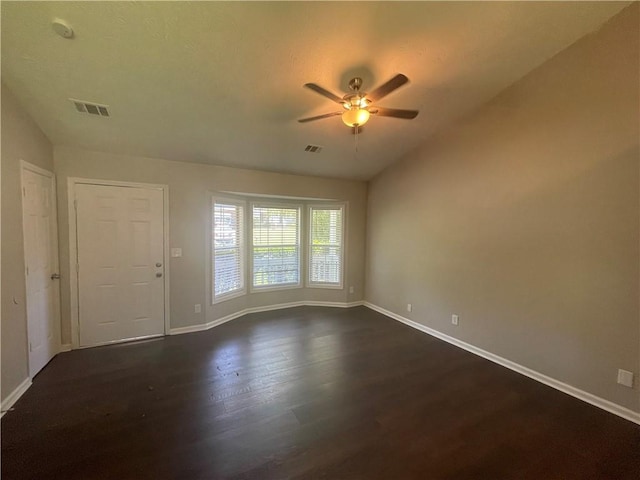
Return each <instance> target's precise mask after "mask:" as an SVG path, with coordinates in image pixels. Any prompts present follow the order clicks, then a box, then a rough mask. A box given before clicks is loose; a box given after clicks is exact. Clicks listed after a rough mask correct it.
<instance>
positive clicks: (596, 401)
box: [364, 302, 640, 425]
mask: <svg viewBox="0 0 640 480" xmlns="http://www.w3.org/2000/svg"><path fill="white" fill-rule="evenodd" d="M364 306H365V307H367V308H370V309H371V310H375V311H376V312H378V313H381V314H383V315H386V316H387V317H390V318H393V319H394V320H397V321H399V322H402V323H404V324H405V325H409V326H410V327H413V328H415V329H416V330H420V331H421V332H424V333H428V334H429V335H431V336H433V337H436V338H439V339H440V340H443V341H445V342H447V343H450V344H452V345H455V346H456V347H459V348H462V349H463V350H466V351H468V352H471V353H474V354H476V355H478V356H480V357H482V358H486V359H487V360H490V361H492V362H494V363H497V364H498V365H502V366H503V367H506V368H508V369H510V370H513V371H514V372H518V373H520V374H522V375H525V376H527V377H529V378H532V379H533V380H537V381H538V382H540V383H544V384H545V385H548V386H550V387H553V388H555V389H556V390H560V391H561V392H564V393H566V394H568V395H571V396H572V397H575V398H577V399H579V400H582V401H583V402H587V403H589V404H591V405H594V406H596V407H598V408H601V409H603V410H606V411H607V412H610V413H613V414H614V415H618V416H619V417H622V418H624V419H626V420H629V421H631V422H634V423H637V424H639V425H640V413H639V412H634V411H633V410H630V409H628V408H626V407H623V406H621V405H618V404H616V403H613V402H610V401H609V400H605V399H604V398H601V397H598V396H596V395H593V394H592V393H589V392H585V391H584V390H580V389H579V388H576V387H574V386H571V385H569V384H566V383H564V382H561V381H560V380H556V379H555V378H552V377H549V376H547V375H545V374H543V373H540V372H537V371H535V370H532V369H530V368H527V367H525V366H522V365H520V364H518V363H515V362H512V361H511V360H508V359H506V358H503V357H500V356H498V355H495V354H493V353H491V352H488V351H486V350H483V349H481V348H478V347H476V346H474V345H471V344H470V343H466V342H463V341H462V340H458V339H457V338H454V337H451V336H449V335H447V334H444V333H442V332H439V331H438V330H434V329H433V328H430V327H427V326H425V325H422V324H421V323H418V322H416V321H414V320H410V319H408V318H405V317H403V316H402V315H398V314H397V313H393V312H391V311H389V310H386V309H384V308H382V307H379V306H377V305H374V304H372V303H369V302H364Z"/></svg>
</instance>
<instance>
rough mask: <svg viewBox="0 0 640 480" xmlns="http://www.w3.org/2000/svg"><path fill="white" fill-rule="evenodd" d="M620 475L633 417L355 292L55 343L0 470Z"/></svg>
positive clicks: (186, 475)
mask: <svg viewBox="0 0 640 480" xmlns="http://www.w3.org/2000/svg"><path fill="white" fill-rule="evenodd" d="M289 478H290V479H340V480H350V479H363V480H364V479H367V480H369V479H385V480H386V479H488V480H493V479H495V480H498V479H518V480H525V479H536V480H539V479H544V480H552V479H563V480H567V479H616V480H624V479H633V480H637V479H638V478H640V426H638V425H634V424H632V423H631V422H628V421H626V420H623V419H621V418H618V417H616V416H614V415H611V414H609V413H607V412H604V411H602V410H599V409H597V408H595V407H592V406H590V405H588V404H586V403H583V402H581V401H579V400H576V399H574V398H571V397H569V396H567V395H565V394H563V393H560V392H558V391H556V390H553V389H551V388H549V387H546V386H544V385H542V384H539V383H537V382H535V381H533V380H530V379H528V378H526V377H523V376H521V375H519V374H517V373H514V372H512V371H509V370H507V369H505V368H502V367H500V366H498V365H495V364H493V363H491V362H489V361H487V360H484V359H482V358H479V357H477V356H475V355H473V354H470V353H468V352H465V351H463V350H460V349H458V348H456V347H453V346H451V345H448V344H446V343H444V342H442V341H440V340H437V339H435V338H432V337H430V336H429V335H426V334H423V333H420V332H418V331H416V330H413V329H411V328H409V327H407V326H405V325H402V324H400V323H398V322H395V321H394V320H391V319H389V318H387V317H384V316H383V315H380V314H378V313H376V312H373V311H371V310H368V309H366V308H364V307H357V308H352V309H332V308H321V307H300V308H292V309H288V310H280V311H273V312H265V313H260V314H252V315H248V316H245V317H243V318H241V319H237V320H234V321H233V322H230V323H227V324H224V325H221V326H219V327H216V328H214V329H212V330H209V331H206V332H199V333H193V334H187V335H179V336H173V337H166V338H164V339H158V340H153V341H147V342H140V343H132V344H124V345H117V346H109V347H100V348H93V349H87V350H76V351H72V352H68V353H63V354H60V355H58V356H57V357H56V358H55V359H54V360H53V361H52V362H51V363H50V364H49V365H48V366H47V367H46V368H45V369H44V370H43V371H42V372H41V373H40V374H39V375H38V376H37V377H36V378H35V380H34V383H33V386H32V387H31V388H30V389H29V391H28V392H27V393H26V394H25V395H24V396H23V397H22V398H21V399H20V400H19V401H18V402H17V404H16V405H15V408H14V410H13V411H10V412H8V413H7V414H6V415H5V416H4V417H3V418H2V479H3V480H14V479H15V480H17V479H83V480H91V479H118V480H127V479H132V480H133V479H136V480H137V479H228V480H240V479H256V480H268V479H289Z"/></svg>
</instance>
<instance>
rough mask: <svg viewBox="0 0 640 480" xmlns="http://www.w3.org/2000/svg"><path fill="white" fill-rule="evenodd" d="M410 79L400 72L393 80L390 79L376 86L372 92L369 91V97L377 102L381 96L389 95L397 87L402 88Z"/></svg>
mask: <svg viewBox="0 0 640 480" xmlns="http://www.w3.org/2000/svg"><path fill="white" fill-rule="evenodd" d="M408 81H409V79H408V78H407V77H406V76H404V75H403V74H401V73H399V74H397V75H396V76H395V77H393V78H392V79H391V80H389V81H388V82H387V83H383V84H382V85H380V86H379V87H378V88H376V89H375V90H373V91H372V92H369V93H368V94H367V98H368V99H369V100H371V101H372V102H377V101H378V100H380V99H381V98H383V97H386V96H387V95H389V94H390V93H391V92H393V91H394V90H395V89H396V88H400V87H401V86H402V85H404V84H405V83H407V82H408Z"/></svg>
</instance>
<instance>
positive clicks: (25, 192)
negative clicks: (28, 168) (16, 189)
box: [22, 187, 27, 197]
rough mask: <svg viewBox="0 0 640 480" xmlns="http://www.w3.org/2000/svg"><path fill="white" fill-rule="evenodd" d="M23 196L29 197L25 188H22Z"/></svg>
mask: <svg viewBox="0 0 640 480" xmlns="http://www.w3.org/2000/svg"><path fill="white" fill-rule="evenodd" d="M22 196H23V197H26V196H27V189H26V188H25V187H22Z"/></svg>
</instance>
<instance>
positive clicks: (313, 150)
mask: <svg viewBox="0 0 640 480" xmlns="http://www.w3.org/2000/svg"><path fill="white" fill-rule="evenodd" d="M304 151H305V152H309V153H320V152H321V151H322V147H320V146H318V145H307V146H306V147H305V149H304Z"/></svg>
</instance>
